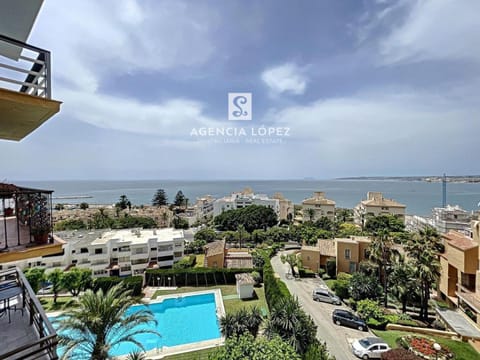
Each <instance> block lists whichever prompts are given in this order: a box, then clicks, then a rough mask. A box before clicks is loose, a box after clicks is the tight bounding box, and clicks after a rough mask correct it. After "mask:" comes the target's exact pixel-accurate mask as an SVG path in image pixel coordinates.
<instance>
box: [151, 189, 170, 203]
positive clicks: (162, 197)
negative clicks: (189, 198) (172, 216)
mask: <svg viewBox="0 0 480 360" xmlns="http://www.w3.org/2000/svg"><path fill="white" fill-rule="evenodd" d="M167 201H168V199H167V195H166V194H165V190H163V189H158V190H157V192H156V193H155V195H154V196H153V199H152V205H153V206H163V205H167Z"/></svg>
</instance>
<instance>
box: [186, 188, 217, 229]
mask: <svg viewBox="0 0 480 360" xmlns="http://www.w3.org/2000/svg"><path fill="white" fill-rule="evenodd" d="M214 203H215V198H213V197H212V196H211V195H205V196H202V197H199V198H197V201H196V203H195V204H194V205H192V206H189V207H188V208H187V209H185V212H184V213H180V214H179V216H180V217H181V218H183V219H185V220H187V221H188V225H189V226H192V225H193V224H195V223H197V222H202V221H206V220H208V219H209V218H210V217H212V216H213V214H214V211H213V207H214Z"/></svg>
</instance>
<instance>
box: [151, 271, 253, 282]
mask: <svg viewBox="0 0 480 360" xmlns="http://www.w3.org/2000/svg"><path fill="white" fill-rule="evenodd" d="M252 271H258V272H259V273H260V274H262V272H263V271H262V269H212V268H187V269H150V270H147V271H146V272H145V281H146V284H147V285H148V286H213V285H229V284H230V285H231V284H235V283H236V279H235V275H236V274H240V273H251V272H252Z"/></svg>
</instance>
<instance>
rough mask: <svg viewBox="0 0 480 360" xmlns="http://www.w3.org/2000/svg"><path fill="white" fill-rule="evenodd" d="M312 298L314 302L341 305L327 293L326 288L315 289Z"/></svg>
mask: <svg viewBox="0 0 480 360" xmlns="http://www.w3.org/2000/svg"><path fill="white" fill-rule="evenodd" d="M312 298H313V300H315V301H323V302H327V303H330V304H335V305H340V304H341V303H342V301H341V300H340V298H339V297H338V296H336V295H334V294H333V293H332V292H331V291H329V290H328V288H317V289H315V290H313V293H312Z"/></svg>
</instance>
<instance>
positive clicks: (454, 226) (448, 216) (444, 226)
mask: <svg viewBox="0 0 480 360" xmlns="http://www.w3.org/2000/svg"><path fill="white" fill-rule="evenodd" d="M472 219H473V215H472V213H469V212H468V211H466V210H464V209H462V208H461V207H460V206H458V205H456V206H451V205H447V206H446V207H444V208H441V207H436V208H433V210H432V216H431V217H423V216H418V215H413V216H409V217H408V220H407V221H406V225H407V228H408V229H409V230H411V231H418V230H422V229H424V228H425V227H427V226H431V227H433V228H435V229H436V230H437V231H438V233H439V234H443V233H447V232H449V231H450V230H455V231H458V232H461V233H463V234H465V235H468V236H469V235H471V229H470V222H471V221H472Z"/></svg>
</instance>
